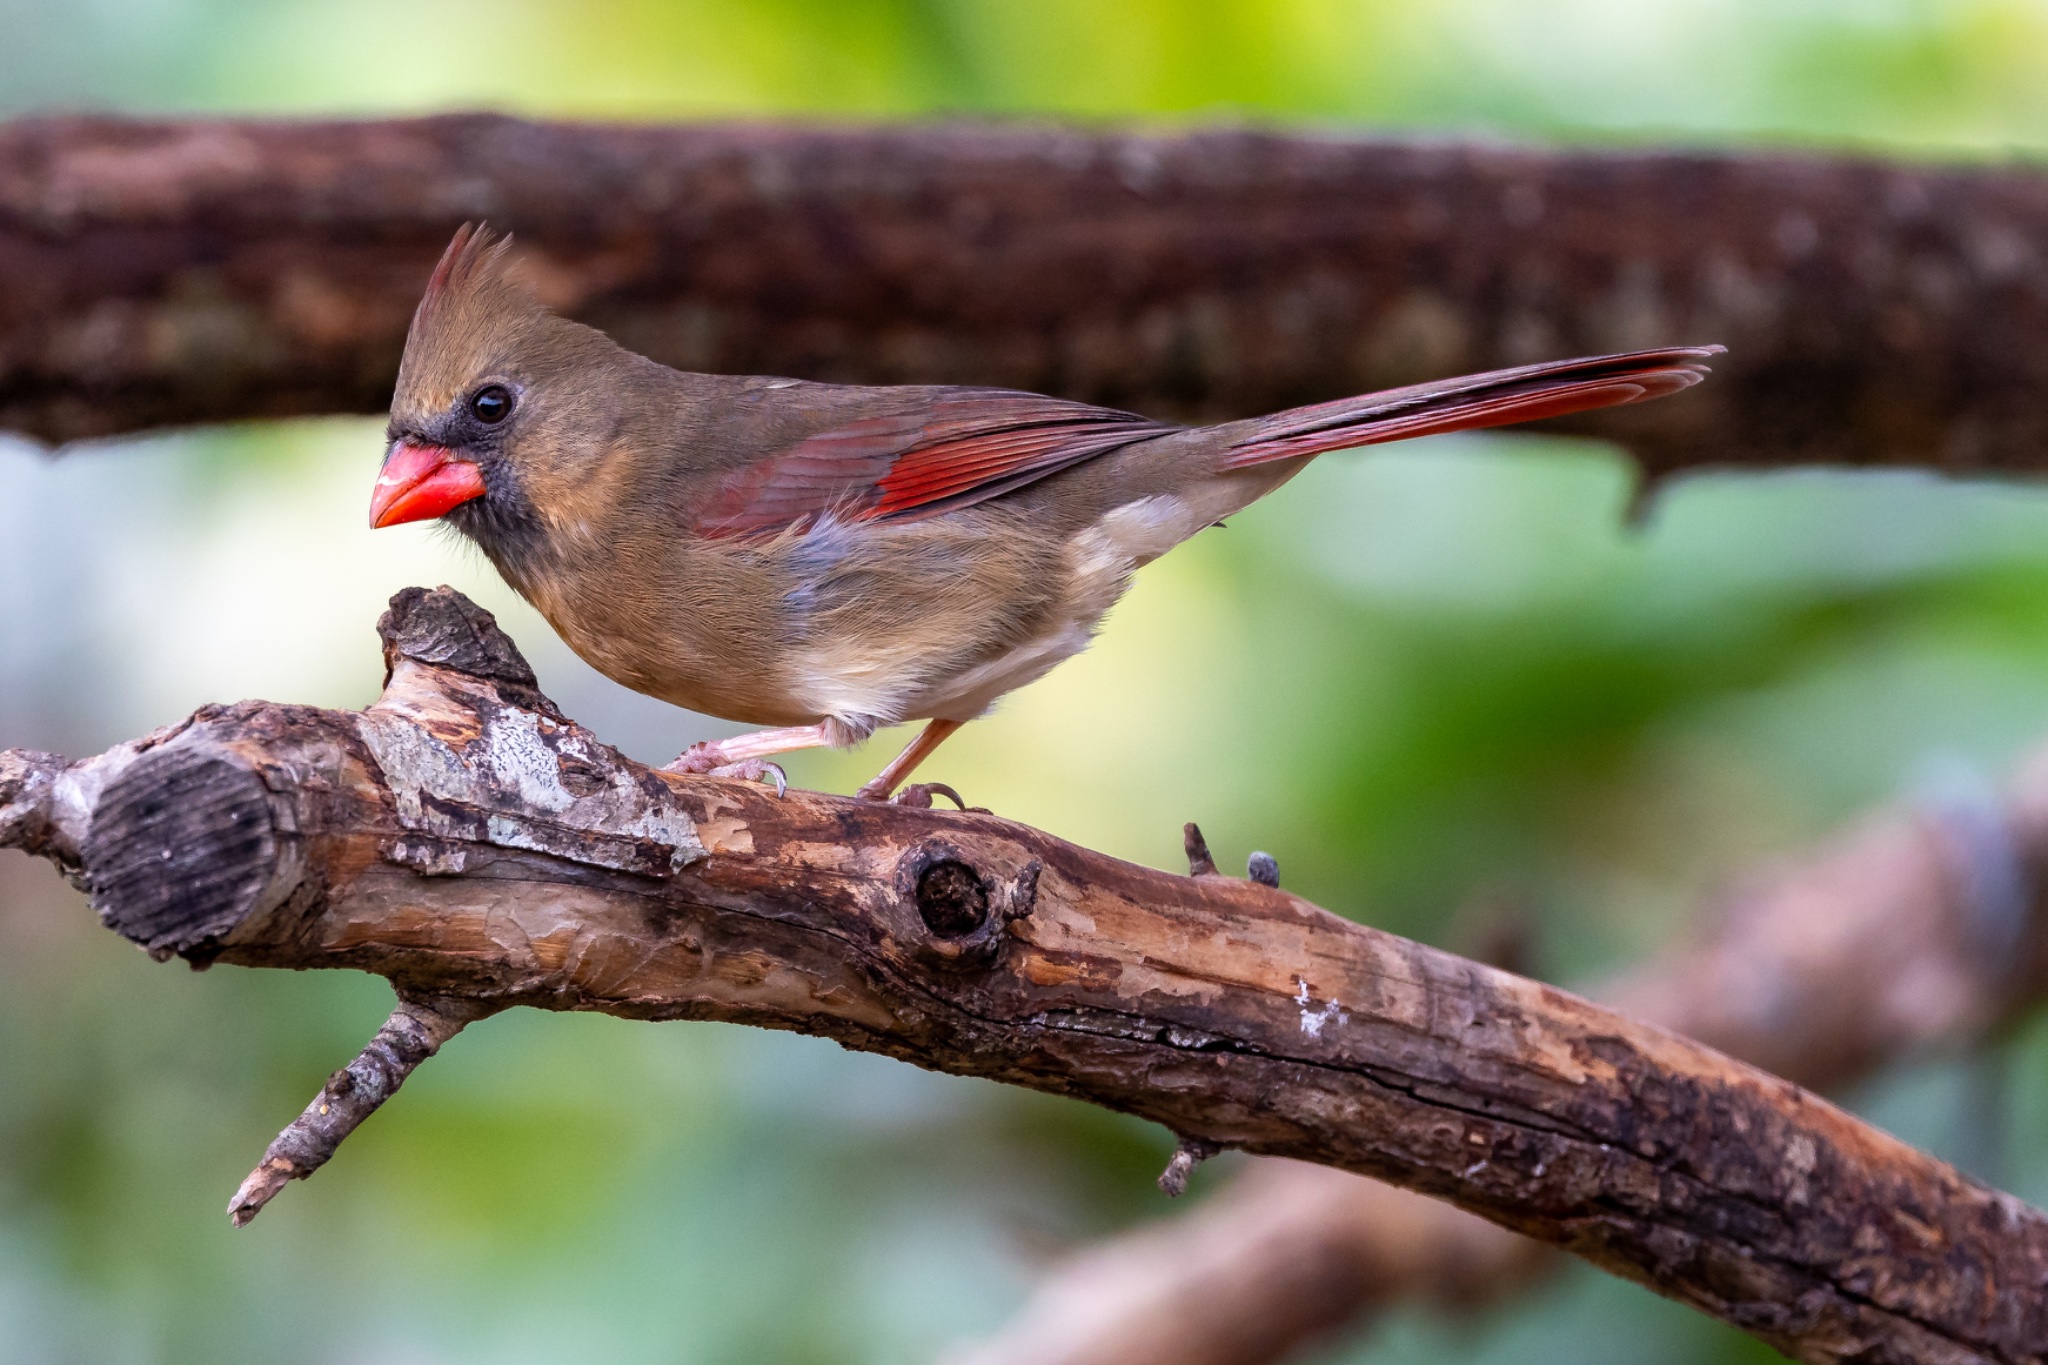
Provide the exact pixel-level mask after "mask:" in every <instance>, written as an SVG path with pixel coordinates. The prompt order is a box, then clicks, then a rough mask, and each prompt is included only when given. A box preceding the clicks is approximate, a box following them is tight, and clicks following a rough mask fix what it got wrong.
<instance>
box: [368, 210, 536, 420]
mask: <svg viewBox="0 0 2048 1365" xmlns="http://www.w3.org/2000/svg"><path fill="white" fill-rule="evenodd" d="M511 245H512V239H511V238H510V237H506V236H501V235H499V234H497V233H494V232H492V231H491V230H490V228H488V227H486V226H484V225H483V224H480V223H479V224H471V223H464V224H463V225H462V226H461V227H460V228H458V229H456V232H455V237H454V239H453V240H452V241H450V242H449V243H448V249H447V250H446V251H444V252H442V253H441V260H440V263H439V264H438V265H436V266H435V267H434V273H433V275H432V276H430V277H429V278H428V280H427V289H426V293H425V294H424V295H423V296H422V297H421V298H420V303H419V307H418V308H417V309H416V310H414V312H413V315H412V327H411V330H410V331H409V332H408V333H407V335H406V339H405V359H404V360H403V361H402V362H401V363H400V365H399V370H398V390H397V393H396V395H395V400H394V402H393V404H392V411H393V415H394V417H396V416H398V415H400V414H401V413H403V414H404V415H406V416H411V417H420V418H424V417H425V416H427V415H429V414H431V413H434V412H438V411H440V410H442V409H444V408H446V407H447V405H448V404H449V403H451V402H453V401H454V400H455V398H456V397H457V396H458V395H459V394H460V393H461V392H462V391H463V390H464V389H465V388H466V387H467V386H468V385H470V384H471V383H473V382H474V381H475V380H476V378H477V377H478V376H480V375H482V374H483V373H485V372H486V371H489V370H492V369H494V368H498V367H502V366H503V365H505V364H506V363H507V362H508V360H509V359H510V358H511V356H512V354H513V352H514V350H515V349H516V348H517V347H518V345H519V343H520V341H521V340H522V339H523V338H524V337H525V336H526V335H527V334H528V333H529V332H530V330H531V328H532V327H533V325H534V324H535V323H536V322H537V321H540V320H542V319H546V318H548V317H549V316H550V315H549V314H548V312H547V310H546V309H545V308H543V307H542V306H541V305H540V303H539V301H538V300H536V299H535V298H534V296H533V293H532V291H531V290H529V289H527V288H526V286H525V285H524V284H522V283H520V282H519V281H517V280H515V279H514V278H513V277H512V274H511V272H510V270H509V269H508V267H509V266H510V264H511V255H510V247H511ZM543 325H545V324H543Z"/></svg>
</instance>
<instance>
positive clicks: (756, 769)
mask: <svg viewBox="0 0 2048 1365" xmlns="http://www.w3.org/2000/svg"><path fill="white" fill-rule="evenodd" d="M664 771H667V772H672V773H702V774H704V775H705V776H706V777H736V778H738V779H740V780H741V781H742V782H773V783H774V784H775V794H776V795H777V796H787V795H789V774H787V773H785V772H783V771H782V765H781V764H780V763H770V762H768V761H767V760H766V759H760V758H743V759H740V760H739V761H738V762H736V763H728V762H726V761H725V749H724V747H723V746H722V745H721V744H720V743H719V742H718V741H717V740H715V739H705V740H699V741H698V742H697V743H695V744H692V745H691V746H690V747H689V748H687V749H685V750H683V752H682V753H681V754H679V755H678V756H677V757H676V761H675V762H673V763H671V764H669V765H668V767H667V768H666V769H665V770H664Z"/></svg>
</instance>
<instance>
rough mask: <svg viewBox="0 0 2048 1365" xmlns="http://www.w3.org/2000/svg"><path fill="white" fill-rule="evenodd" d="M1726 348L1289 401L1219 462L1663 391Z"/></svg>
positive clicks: (1521, 417) (1685, 384)
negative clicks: (1307, 402)
mask: <svg viewBox="0 0 2048 1365" xmlns="http://www.w3.org/2000/svg"><path fill="white" fill-rule="evenodd" d="M1724 349H1725V348H1724V347H1720V346H1683V347H1669V348H1667V349H1664V350H1658V351H1631V352H1629V353H1627V354H1624V355H1603V356H1581V357H1579V358H1578V359H1575V360H1554V361H1550V362H1548V363H1546V364H1542V365H1524V366H1521V367H1520V368H1517V369H1512V370H1494V371H1492V372H1490V373H1488V374H1468V375H1464V376H1461V377H1459V378H1457V379H1441V380H1437V381H1435V382H1434V383H1429V384H1416V385H1413V386H1411V387H1409V388H1405V389H1387V390H1385V391H1384V392H1381V393H1369V394H1365V395H1363V396H1362V397H1358V398H1340V399H1338V400H1337V401H1336V402H1334V403H1318V404H1317V405H1315V406H1314V407H1307V408H1295V409H1293V410H1292V411H1290V412H1282V413H1276V414H1275V415H1273V416H1271V417H1267V418H1263V419H1261V420H1260V421H1258V422H1256V423H1253V424H1251V425H1252V430H1251V432H1250V434H1248V435H1247V436H1245V437H1244V438H1242V439H1241V440H1238V441H1236V442H1234V443H1233V444H1232V445H1231V447H1230V450H1229V452H1228V453H1227V454H1226V455H1225V456H1224V459H1223V466H1222V467H1223V468H1224V469H1245V468H1248V467H1250V466H1252V465H1259V464H1265V463H1267V462H1268V461H1271V460H1292V459H1299V458H1301V457H1302V456H1305V455H1320V454H1322V453H1323V452H1324V451H1328V450H1347V449H1349V448H1351V447H1352V446H1365V445H1377V444H1379V443H1380V442H1383V441H1405V440H1407V439H1409V438H1410V437H1414V436H1434V435H1436V434H1438V433H1440V432H1446V431H1475V430H1478V429H1479V428H1481V427H1498V426H1505V425H1507V424H1508V423H1510V422H1533V421H1536V420H1538V419H1540V418H1544V417H1562V416H1564V415H1565V414H1566V413H1572V412H1584V411H1586V410H1587V409H1589V408H1607V407H1616V406H1618V405H1620V404H1623V403H1640V402H1642V401H1644V400H1645V399H1650V398H1662V397H1664V396H1665V395H1666V394H1672V393H1677V392H1678V391H1679V390H1681V389H1688V388H1691V387H1692V386H1693V385H1694V384H1697V383H1699V381H1700V380H1702V379H1704V378H1706V377H1707V366H1706V361H1707V360H1709V359H1710V358H1712V357H1713V356H1716V355H1719V354H1721V353H1722V351H1723V350H1724Z"/></svg>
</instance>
